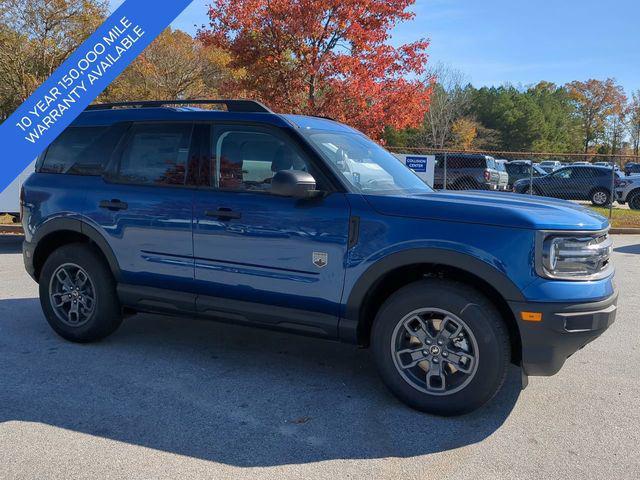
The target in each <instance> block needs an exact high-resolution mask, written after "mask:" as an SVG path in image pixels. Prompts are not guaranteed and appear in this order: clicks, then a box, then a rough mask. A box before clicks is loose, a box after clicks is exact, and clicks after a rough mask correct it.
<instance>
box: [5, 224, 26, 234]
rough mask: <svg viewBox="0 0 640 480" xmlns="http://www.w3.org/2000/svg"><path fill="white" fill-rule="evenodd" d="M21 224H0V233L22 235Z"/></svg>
mask: <svg viewBox="0 0 640 480" xmlns="http://www.w3.org/2000/svg"><path fill="white" fill-rule="evenodd" d="M23 233H24V232H23V231H22V226H21V225H0V234H10V235H22V234H23Z"/></svg>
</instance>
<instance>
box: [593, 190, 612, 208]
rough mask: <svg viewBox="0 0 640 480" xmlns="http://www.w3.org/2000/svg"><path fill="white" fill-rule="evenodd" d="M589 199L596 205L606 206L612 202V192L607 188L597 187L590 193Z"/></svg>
mask: <svg viewBox="0 0 640 480" xmlns="http://www.w3.org/2000/svg"><path fill="white" fill-rule="evenodd" d="M589 200H591V203H592V204H593V205H594V206H596V207H606V206H607V205H609V203H610V202H611V194H610V193H609V190H607V189H606V188H596V189H595V190H594V191H592V192H591V194H590V195H589Z"/></svg>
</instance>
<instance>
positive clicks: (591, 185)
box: [513, 165, 620, 206]
mask: <svg viewBox="0 0 640 480" xmlns="http://www.w3.org/2000/svg"><path fill="white" fill-rule="evenodd" d="M611 175H612V169H611V168H610V167H596V166H588V167H587V166H582V165H581V166H570V167H563V168H560V169H558V170H556V171H555V172H553V173H550V174H549V175H545V176H544V177H539V178H534V179H533V184H532V183H531V180H530V179H528V178H523V179H521V180H518V181H517V182H515V184H514V186H513V190H514V192H516V193H529V191H530V188H529V187H530V185H531V186H532V188H531V192H532V193H533V194H534V195H543V196H545V197H555V198H562V199H565V200H590V201H591V203H593V204H594V205H596V206H605V205H608V204H609V202H610V201H611V199H612V195H611ZM613 175H614V176H615V178H614V185H615V182H616V180H615V179H618V181H619V177H620V173H619V172H618V171H615V170H614V171H613Z"/></svg>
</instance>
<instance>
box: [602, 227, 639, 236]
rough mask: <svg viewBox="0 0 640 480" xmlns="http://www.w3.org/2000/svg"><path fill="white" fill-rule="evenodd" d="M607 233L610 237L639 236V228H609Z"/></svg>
mask: <svg viewBox="0 0 640 480" xmlns="http://www.w3.org/2000/svg"><path fill="white" fill-rule="evenodd" d="M609 233H610V234H612V235H640V228H631V227H630V228H611V229H610V230H609Z"/></svg>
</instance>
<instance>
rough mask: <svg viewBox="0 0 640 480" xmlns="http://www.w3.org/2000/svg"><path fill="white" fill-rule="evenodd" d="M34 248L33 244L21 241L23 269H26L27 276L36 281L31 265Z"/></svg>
mask: <svg viewBox="0 0 640 480" xmlns="http://www.w3.org/2000/svg"><path fill="white" fill-rule="evenodd" d="M35 249H36V248H35V245H34V244H32V243H29V242H27V241H26V240H25V241H24V242H22V260H23V261H24V269H25V270H26V271H27V273H28V274H29V276H30V277H31V278H33V279H34V280H35V281H36V282H37V281H38V279H37V278H36V269H35V267H34V265H33V253H34V251H35Z"/></svg>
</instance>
